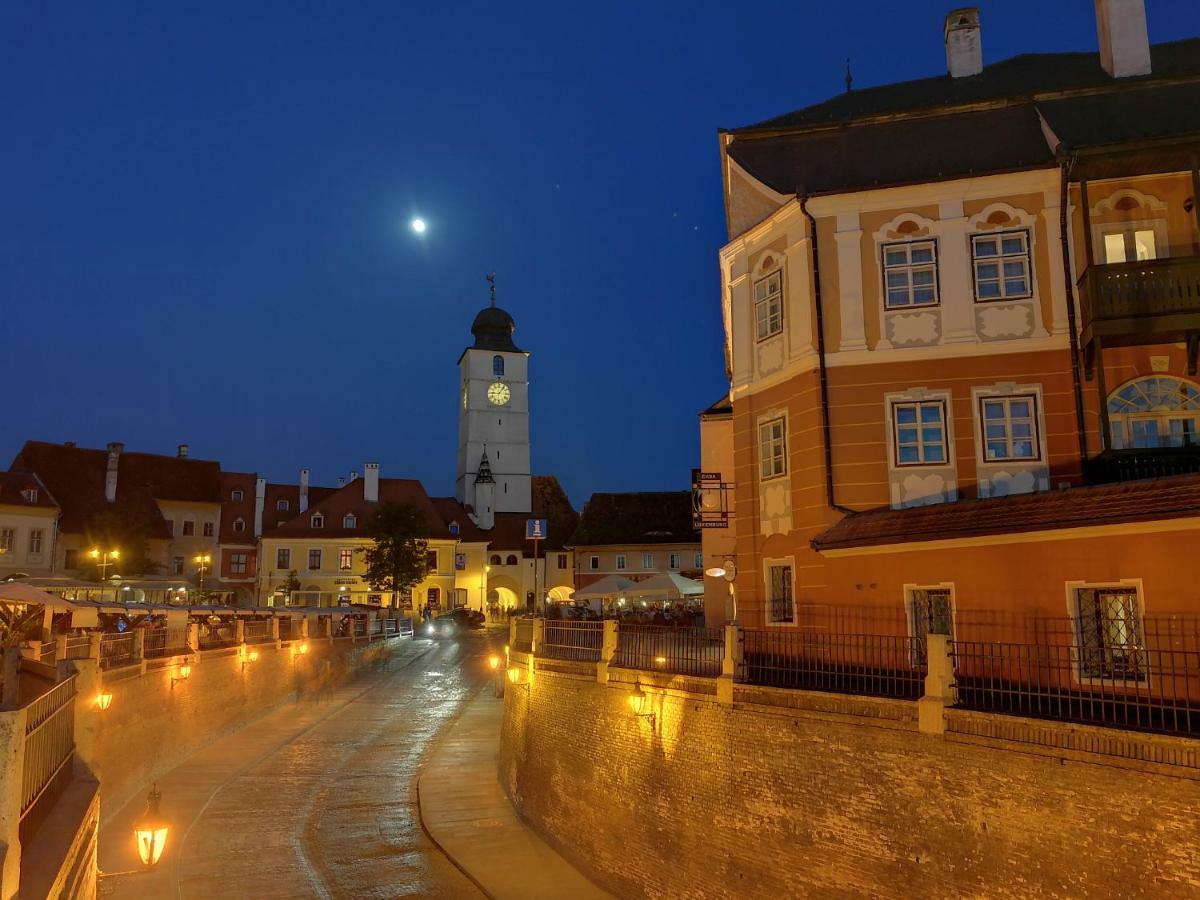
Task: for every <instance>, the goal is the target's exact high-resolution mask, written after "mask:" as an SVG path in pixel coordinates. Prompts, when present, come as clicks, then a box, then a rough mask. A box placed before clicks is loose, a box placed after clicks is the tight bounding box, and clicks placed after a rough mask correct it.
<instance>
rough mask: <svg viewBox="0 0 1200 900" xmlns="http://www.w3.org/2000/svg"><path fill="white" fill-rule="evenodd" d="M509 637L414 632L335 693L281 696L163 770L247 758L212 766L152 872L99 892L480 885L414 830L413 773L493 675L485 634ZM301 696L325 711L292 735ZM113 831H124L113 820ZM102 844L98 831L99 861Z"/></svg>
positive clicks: (311, 891)
mask: <svg viewBox="0 0 1200 900" xmlns="http://www.w3.org/2000/svg"><path fill="white" fill-rule="evenodd" d="M503 639H504V635H503V633H502V632H500V631H489V632H477V633H474V634H470V635H466V636H464V637H461V638H460V639H458V640H454V641H450V640H447V641H442V642H439V643H426V642H424V641H416V642H415V644H414V645H410V646H409V647H406V648H405V653H404V655H403V657H401V656H397V657H396V658H394V659H393V660H392V661H391V662H390V664H387V665H383V666H378V667H376V668H374V669H372V670H368V671H365V672H364V673H362V674H360V676H359V677H358V678H357V679H356V680H355V681H354V682H352V683H351V684H349V685H347V686H345V687H343V688H341V689H340V690H339V691H338V692H337V693H336V694H335V695H334V696H333V697H332V698H323V699H321V700H310V701H302V702H301V703H300V704H289V705H287V706H285V707H284V708H282V709H281V710H278V711H276V712H274V713H272V714H271V715H270V716H268V717H267V718H266V719H265V720H262V721H261V722H260V723H256V724H255V725H252V726H250V728H248V729H246V732H248V734H247V735H246V736H245V738H244V739H243V740H242V741H241V743H242V744H243V745H244V746H241V747H239V738H240V737H241V733H239V734H235V735H231V736H230V737H227V738H224V739H222V741H219V742H218V743H217V744H216V745H213V748H206V751H201V752H200V753H198V754H196V757H195V758H193V759H189V760H185V761H183V762H182V764H181V765H180V766H179V767H178V768H177V769H176V770H175V772H173V773H171V775H169V776H168V778H167V779H164V781H167V780H170V779H175V780H180V779H181V778H182V779H184V780H186V779H187V777H188V772H189V766H195V767H196V768H195V769H193V770H192V771H194V772H195V775H196V777H197V778H202V777H203V775H202V773H203V767H204V765H205V762H204V760H203V759H200V757H202V756H203V755H204V754H205V753H206V752H211V751H212V750H214V749H217V750H219V752H220V754H221V756H222V758H223V759H225V760H228V759H229V758H230V754H238V753H243V754H244V763H245V764H244V765H243V766H241V767H240V768H239V769H237V770H236V771H230V772H229V773H228V774H227V775H219V776H216V783H215V784H214V785H213V788H212V789H211V790H209V791H208V792H207V794H206V799H205V800H204V802H203V804H202V805H201V806H199V807H198V808H199V813H198V815H196V817H195V818H194V820H193V821H192V822H191V823H190V824H186V823H181V824H180V827H179V828H178V829H177V830H176V831H175V833H174V834H173V835H172V838H171V839H170V841H169V844H168V855H169V856H170V859H169V860H168V859H164V860H163V862H162V863H160V866H159V870H158V871H155V872H154V873H152V874H151V875H149V876H139V875H129V876H115V877H108V878H104V879H103V880H102V882H101V892H100V893H101V896H102V897H105V898H125V897H137V898H142V897H172V898H174V897H178V898H187V900H193V898H194V900H200V898H213V897H253V898H274V897H279V898H283V897H319V898H342V897H347V898H348V897H355V898H360V897H361V898H376V897H379V898H382V897H447V898H459V897H463V898H470V897H479V896H482V895H481V894H480V893H479V891H478V890H477V889H476V888H475V887H474V885H473V884H472V883H471V882H470V881H469V880H468V879H467V878H466V876H464V875H463V874H462V873H461V872H460V871H459V870H458V869H457V868H455V867H454V865H453V864H452V863H451V862H450V861H449V860H448V859H446V857H445V856H443V855H442V854H441V852H440V851H439V850H438V849H437V848H436V847H435V846H434V845H433V844H432V843H431V842H430V840H429V838H428V837H427V836H426V835H425V833H424V832H423V831H422V829H421V824H420V820H419V817H418V812H417V796H416V778H417V775H418V774H419V768H420V766H421V763H422V760H423V759H424V758H425V756H426V754H428V753H430V752H436V742H437V738H438V736H439V735H440V734H441V733H442V732H443V731H444V730H445V729H446V727H447V726H448V725H449V724H450V722H452V721H453V720H454V718H455V717H456V716H457V715H458V713H459V712H460V711H461V709H462V707H463V705H464V703H465V702H466V701H467V700H468V699H469V698H470V697H471V696H473V695H474V693H475V692H476V691H477V690H478V689H480V688H481V687H482V686H483V684H484V683H485V681H486V679H487V678H488V675H489V673H488V671H487V662H486V660H487V653H488V648H489V646H493V645H494V646H496V647H499V646H502V644H503ZM425 647H428V649H427V650H424V648H425ZM423 650H424V652H422V651H423ZM415 654H420V655H415ZM305 704H308V713H309V714H310V715H311V714H312V713H313V711H314V704H317V705H319V704H326V705H327V707H328V712H327V713H322V714H321V716H320V717H316V716H314V717H313V722H312V724H311V725H310V726H309V727H307V728H305V729H303V730H300V731H299V732H298V733H297V730H296V726H295V723H294V721H289V710H297V709H298V707H300V706H304V705H305ZM294 717H295V713H294V712H293V713H292V718H293V719H294ZM276 720H277V722H276ZM273 727H277V729H278V738H277V739H275V740H271V738H272V735H271V729H272V728H273ZM250 732H253V733H254V734H253V735H251V734H249V733H250ZM224 745H227V746H224ZM226 764H227V763H226ZM488 774H490V773H488ZM464 777H470V776H469V775H468V774H466V773H464ZM166 791H167V789H166V787H165V786H164V796H166ZM110 830H112V831H114V832H115V835H114V837H113V839H114V840H119V839H121V838H122V832H121V831H120V830H118V829H117V828H116V827H115V825H114V827H113V828H112V829H110ZM104 843H105V834H104V833H103V832H102V836H101V867H102V868H104V867H105V857H106V854H105V847H104ZM110 858H111V857H110Z"/></svg>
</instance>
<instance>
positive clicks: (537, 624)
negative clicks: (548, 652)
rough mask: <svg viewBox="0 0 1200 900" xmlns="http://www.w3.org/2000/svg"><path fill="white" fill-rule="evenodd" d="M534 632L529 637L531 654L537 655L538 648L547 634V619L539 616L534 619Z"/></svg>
mask: <svg viewBox="0 0 1200 900" xmlns="http://www.w3.org/2000/svg"><path fill="white" fill-rule="evenodd" d="M531 631H532V633H531V634H530V637H529V655H530V656H536V655H537V649H538V647H540V646H541V645H542V641H543V640H544V638H545V635H546V620H545V619H542V618H537V619H534V620H533V628H532V629H531Z"/></svg>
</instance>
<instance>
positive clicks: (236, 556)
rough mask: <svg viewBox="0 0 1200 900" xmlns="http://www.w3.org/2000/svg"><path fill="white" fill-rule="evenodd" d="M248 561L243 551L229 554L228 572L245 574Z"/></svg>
mask: <svg viewBox="0 0 1200 900" xmlns="http://www.w3.org/2000/svg"><path fill="white" fill-rule="evenodd" d="M247 563H248V557H247V555H246V554H245V553H231V554H229V574H230V575H245V574H246V568H247Z"/></svg>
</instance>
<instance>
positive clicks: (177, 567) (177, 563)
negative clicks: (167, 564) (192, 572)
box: [171, 556, 183, 575]
mask: <svg viewBox="0 0 1200 900" xmlns="http://www.w3.org/2000/svg"><path fill="white" fill-rule="evenodd" d="M171 574H172V575H182V574H183V557H182V556H173V557H171Z"/></svg>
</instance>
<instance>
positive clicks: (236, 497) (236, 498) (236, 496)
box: [229, 488, 246, 503]
mask: <svg viewBox="0 0 1200 900" xmlns="http://www.w3.org/2000/svg"><path fill="white" fill-rule="evenodd" d="M229 499H230V500H232V501H233V502H234V503H241V502H242V501H243V500H245V499H246V492H245V491H243V490H242V489H241V488H234V489H233V490H232V491H231V492H230V494H229Z"/></svg>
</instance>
